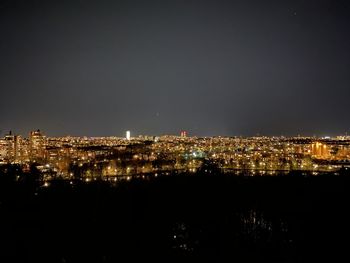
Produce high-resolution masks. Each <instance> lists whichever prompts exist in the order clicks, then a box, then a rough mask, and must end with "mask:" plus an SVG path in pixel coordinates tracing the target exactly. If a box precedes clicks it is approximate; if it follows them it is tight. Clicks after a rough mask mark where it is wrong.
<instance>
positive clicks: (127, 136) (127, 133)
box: [126, 131, 130, 141]
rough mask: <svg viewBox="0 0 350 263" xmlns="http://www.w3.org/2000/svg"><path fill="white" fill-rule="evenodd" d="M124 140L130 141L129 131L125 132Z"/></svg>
mask: <svg viewBox="0 0 350 263" xmlns="http://www.w3.org/2000/svg"><path fill="white" fill-rule="evenodd" d="M126 139H127V140H128V141H130V131H126Z"/></svg>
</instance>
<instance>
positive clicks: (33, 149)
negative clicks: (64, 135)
mask: <svg viewBox="0 0 350 263" xmlns="http://www.w3.org/2000/svg"><path fill="white" fill-rule="evenodd" d="M45 141H46V137H45V136H44V135H43V134H42V133H41V131H40V130H36V131H31V132H30V134H29V151H30V157H31V158H34V159H37V158H44V156H45V146H46V143H45Z"/></svg>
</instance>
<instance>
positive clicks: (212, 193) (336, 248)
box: [0, 175, 350, 262]
mask: <svg viewBox="0 0 350 263" xmlns="http://www.w3.org/2000/svg"><path fill="white" fill-rule="evenodd" d="M349 186H350V179H349V177H347V176H318V177H311V176H310V177H305V176H275V177H243V176H240V177H237V176H227V175H215V176H207V175H178V176H167V177H158V178H152V179H146V180H141V179H135V180H131V181H125V182H120V183H118V184H116V185H112V184H109V183H106V182H92V183H80V182H69V181H59V180H58V181H55V182H52V183H51V185H50V186H49V187H38V186H37V185H36V184H35V183H28V182H26V183H16V182H8V181H6V180H2V181H1V185H0V237H1V241H0V242H1V243H0V262H130V261H135V260H139V261H141V260H142V261H145V260H149V259H151V260H153V261H162V262H184V261H187V260H190V261H200V262H319V261H324V260H329V261H331V260H332V261H334V260H337V261H338V260H340V259H341V260H342V261H343V262H347V261H348V260H349V257H350V256H349V254H348V251H349V245H350V241H349V238H350V236H349V233H350V231H349V229H350V227H349V224H350V223H349V222H350V220H349V219H350V216H349V210H350V209H349V208H350V205H349V200H350V198H349V197H350V191H349V190H350V189H349Z"/></svg>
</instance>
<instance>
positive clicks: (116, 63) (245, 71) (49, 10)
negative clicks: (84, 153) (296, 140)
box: [0, 0, 350, 136]
mask: <svg viewBox="0 0 350 263" xmlns="http://www.w3.org/2000/svg"><path fill="white" fill-rule="evenodd" d="M0 92H1V93H0V94H1V95H0V96H1V100H0V135H2V136H3V135H4V134H5V133H7V132H8V130H13V131H14V132H15V133H17V134H22V135H24V136H27V135H28V132H29V131H30V130H34V129H38V128H40V129H41V130H43V131H44V133H45V134H47V135H50V136H54V135H62V136H63V135H68V134H70V135H89V136H112V135H115V136H124V134H125V130H131V132H132V135H137V134H148V135H161V134H179V133H180V131H181V130H187V131H188V133H189V135H197V136H212V135H230V136H235V135H243V136H251V135H256V134H260V135H298V134H301V135H319V136H324V135H338V134H345V133H346V132H349V133H350V123H349V120H350V118H349V113H350V104H349V99H350V1H346V0H343V1H336V0H308V1H305V0H300V1H288V0H286V1H283V0H276V1H261V0H260V1H249V0H244V1H218V0H213V1H188V0H187V1H164V0H159V1H101V0H99V1H95V2H93V1H29V0H27V1H16V0H15V1H0Z"/></svg>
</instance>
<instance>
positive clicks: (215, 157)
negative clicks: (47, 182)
mask: <svg viewBox="0 0 350 263" xmlns="http://www.w3.org/2000/svg"><path fill="white" fill-rule="evenodd" d="M0 162H1V163H16V164H19V165H21V166H22V168H23V170H25V169H28V167H29V166H30V165H33V164H35V165H36V167H37V168H38V169H39V170H40V171H41V172H42V173H43V174H44V175H45V176H46V177H47V178H52V177H57V176H60V177H63V178H72V177H79V178H82V179H83V180H85V181H86V182H90V181H92V180H95V179H96V178H107V179H110V178H119V177H124V178H126V179H127V180H129V179H130V178H131V177H130V176H136V175H141V178H143V177H142V176H144V175H147V174H153V175H154V174H169V173H171V172H173V171H187V172H191V173H193V172H197V171H198V170H201V167H205V165H208V164H209V167H205V169H204V171H205V172H208V171H210V169H213V167H215V168H216V169H220V170H221V171H223V172H227V171H232V170H235V171H247V170H249V171H252V174H256V173H257V174H274V173H275V172H276V171H291V170H301V171H312V172H314V173H315V174H317V172H322V171H328V172H329V171H337V170H339V169H340V168H342V167H344V166H345V167H347V166H349V164H350V138H349V137H346V136H342V137H335V138H330V137H326V138H316V137H248V138H244V137H220V136H219V137H188V136H187V133H186V132H184V131H182V132H181V135H180V136H175V135H164V136H159V137H156V136H137V137H131V133H130V131H127V132H126V136H125V137H86V136H85V137H73V136H64V137H46V136H44V135H43V134H42V132H41V131H39V130H37V131H33V132H31V133H30V135H29V137H28V138H24V137H22V136H19V135H13V134H12V133H9V134H8V135H6V136H5V137H3V138H0Z"/></svg>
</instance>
